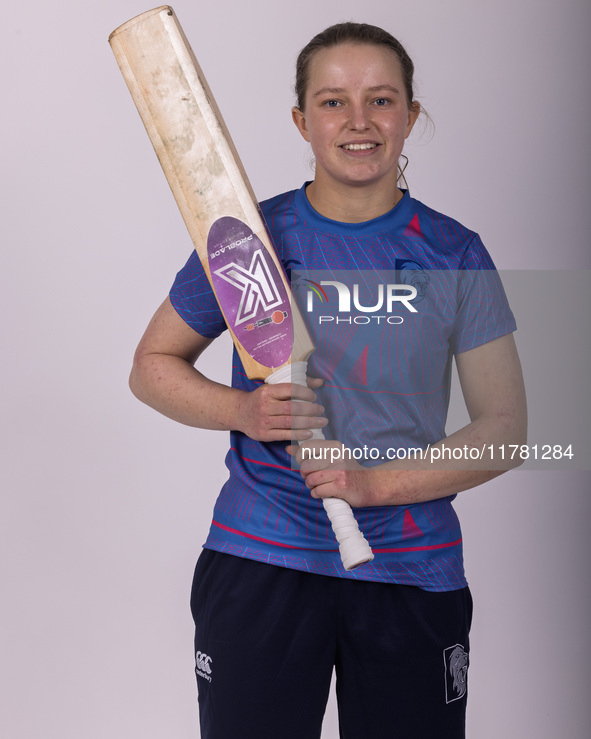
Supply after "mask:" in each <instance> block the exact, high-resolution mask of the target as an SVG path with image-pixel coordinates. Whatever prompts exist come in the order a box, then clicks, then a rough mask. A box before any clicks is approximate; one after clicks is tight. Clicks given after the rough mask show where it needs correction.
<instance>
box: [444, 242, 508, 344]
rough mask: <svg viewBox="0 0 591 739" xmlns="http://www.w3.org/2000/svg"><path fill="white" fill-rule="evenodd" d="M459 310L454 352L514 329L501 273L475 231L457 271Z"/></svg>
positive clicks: (496, 337) (454, 332) (454, 334)
mask: <svg viewBox="0 0 591 739" xmlns="http://www.w3.org/2000/svg"><path fill="white" fill-rule="evenodd" d="M457 286H458V313H457V316H456V321H455V325H454V330H453V332H452V335H451V347H452V351H453V353H454V354H460V353H461V352H465V351H468V350H470V349H474V348H476V347H477V346H481V345H482V344H487V343H488V342H489V341H493V340H494V339H498V338H500V337H501V336H505V335H506V334H509V333H511V332H512V331H515V329H516V328H517V325H516V322H515V317H514V315H513V312H512V311H511V308H510V306H509V301H508V300H507V295H506V294H505V289H504V288H503V283H502V281H501V277H500V275H499V273H498V272H497V270H496V268H495V265H494V263H493V261H492V259H491V257H490V255H489V253H488V252H487V250H486V248H485V247H484V245H483V244H482V242H481V240H480V238H479V237H478V236H477V235H475V236H474V238H473V239H472V241H471V242H470V244H469V246H468V248H467V249H466V253H465V255H464V257H463V259H462V266H461V269H460V271H459V272H458V281H457Z"/></svg>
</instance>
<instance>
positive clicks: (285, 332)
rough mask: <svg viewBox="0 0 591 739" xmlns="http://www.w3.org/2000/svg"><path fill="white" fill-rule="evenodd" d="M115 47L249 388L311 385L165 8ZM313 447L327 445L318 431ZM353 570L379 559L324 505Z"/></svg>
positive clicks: (247, 194)
mask: <svg viewBox="0 0 591 739" xmlns="http://www.w3.org/2000/svg"><path fill="white" fill-rule="evenodd" d="M109 43H110V44H111V48H112V50H113V53H114V54H115V58H116V60H117V63H118V64H119V67H120V69H121V72H122V74H123V77H124V78H125V81H126V83H127V86H128V88H129V91H130V92H131V95H132V98H133V100H134V102H135V104H136V107H137V109H138V111H139V114H140V116H141V118H142V121H143V123H144V125H145V127H146V130H147V132H148V135H149V137H150V140H151V142H152V145H153V146H154V149H155V151H156V154H157V155H158V158H159V160H160V164H161V165H162V169H163V170H164V174H165V175H166V178H167V180H168V183H169V185H170V188H171V189H172V192H173V195H174V197H175V200H176V202H177V205H178V207H179V209H180V211H181V214H182V216H183V219H184V221H185V225H186V226H187V229H188V231H189V234H190V236H191V240H192V241H193V244H194V246H195V250H196V251H197V254H198V256H199V258H200V260H201V263H202V265H203V268H204V270H205V273H206V275H207V277H208V279H209V281H210V284H211V286H212V289H213V291H214V293H215V295H216V299H217V301H218V304H219V306H220V309H221V311H222V313H223V315H224V318H225V321H226V323H227V325H228V329H229V331H230V334H231V336H232V339H233V341H234V345H235V346H236V349H237V352H238V354H239V356H240V359H241V361H242V364H243V366H244V370H245V372H246V374H247V376H248V377H249V378H251V379H257V380H264V381H265V382H267V383H280V382H294V383H299V384H301V385H306V366H307V360H308V357H309V356H310V354H311V353H312V352H313V351H314V345H313V344H312V341H311V339H310V336H309V334H308V331H307V329H306V326H305V324H304V321H303V319H302V317H301V315H300V313H299V311H298V309H297V307H296V306H295V303H294V301H293V300H291V291H290V286H289V282H288V281H287V278H286V276H285V273H284V271H283V268H282V265H281V263H280V262H279V259H278V257H277V256H276V254H275V251H274V249H273V247H272V245H271V243H270V240H269V237H268V234H267V230H266V228H265V224H264V221H263V218H262V214H261V212H260V209H259V206H258V203H257V200H256V198H255V195H254V192H253V190H252V187H251V185H250V183H249V181H248V178H247V176H246V173H245V171H244V168H243V166H242V163H241V162H240V158H239V156H238V153H237V151H236V148H235V146H234V144H233V142H232V139H231V137H230V134H229V132H228V130H227V128H226V126H225V124H224V121H223V118H222V116H221V113H220V111H219V109H218V107H217V105H216V103H215V100H214V97H213V95H212V93H211V90H210V88H209V86H208V84H207V82H206V80H205V77H204V75H203V72H202V71H201V68H200V67H199V64H198V62H197V60H196V58H195V55H194V54H193V52H192V50H191V47H190V46H189V43H188V41H187V39H186V37H185V35H184V33H183V30H182V28H181V26H180V24H179V22H178V20H177V17H176V15H175V13H174V11H173V10H172V8H171V7H169V6H166V5H164V6H161V7H159V8H155V9H154V10H149V11H147V12H146V13H142V14H141V15H139V16H137V17H135V18H132V19H131V20H130V21H128V22H127V23H124V24H123V25H122V26H120V27H119V28H117V29H115V31H113V33H112V34H111V35H110V37H109ZM315 438H320V439H321V438H324V437H323V436H322V433H321V432H320V431H318V432H315ZM323 503H324V507H325V509H326V511H327V514H328V516H329V518H330V521H331V525H332V528H333V530H334V532H335V536H336V538H337V541H338V542H339V551H340V553H341V559H342V561H343V566H344V567H345V569H347V570H351V569H353V568H355V567H358V566H359V565H361V564H364V563H365V562H368V561H370V560H371V559H373V553H372V551H371V549H370V547H369V545H368V543H367V541H366V540H365V538H364V537H363V534H362V533H361V532H360V531H359V527H358V525H357V521H356V519H355V517H354V516H353V512H352V510H351V508H350V506H349V505H348V503H346V502H345V501H343V500H340V499H337V498H330V499H324V500H323Z"/></svg>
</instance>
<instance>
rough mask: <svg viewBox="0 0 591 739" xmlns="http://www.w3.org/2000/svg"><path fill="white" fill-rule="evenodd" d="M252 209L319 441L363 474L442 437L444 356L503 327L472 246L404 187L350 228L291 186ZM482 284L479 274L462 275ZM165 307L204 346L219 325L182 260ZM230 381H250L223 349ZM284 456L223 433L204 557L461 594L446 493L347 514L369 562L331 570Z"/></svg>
mask: <svg viewBox="0 0 591 739" xmlns="http://www.w3.org/2000/svg"><path fill="white" fill-rule="evenodd" d="M262 210H263V214H264V216H265V219H266V221H267V225H268V228H269V231H270V233H271V237H272V240H273V243H274V244H275V247H276V250H277V253H278V255H279V257H280V259H281V261H282V262H283V264H284V266H285V267H286V269H287V271H288V273H290V272H291V275H292V288H293V291H294V295H295V296H296V298H297V300H298V302H299V303H300V305H301V309H302V313H303V315H304V317H305V318H306V320H307V322H308V324H309V328H310V332H311V334H312V336H313V339H314V342H315V344H316V347H317V349H316V352H315V354H314V356H313V358H312V361H311V364H310V369H309V373H310V374H311V375H314V376H318V377H322V378H323V379H324V380H325V385H324V387H323V388H322V389H321V390H320V391H319V396H320V402H321V403H322V404H323V405H324V406H325V408H326V415H327V417H328V418H329V419H330V426H329V427H328V430H327V431H326V436H327V438H335V439H339V440H340V441H342V442H343V443H345V444H346V445H347V447H349V448H350V449H353V450H355V452H359V454H363V458H362V460H361V461H362V463H363V464H367V465H372V464H379V463H380V462H381V461H382V460H384V459H386V458H392V457H391V456H389V455H391V454H392V453H396V454H398V455H400V453H401V450H402V451H404V450H406V449H425V448H427V447H428V445H429V444H433V443H435V442H437V441H439V440H441V439H442V438H444V437H445V421H446V414H447V406H448V401H449V386H450V371H451V359H452V357H453V355H454V354H457V353H460V352H465V351H468V350H470V349H472V348H475V347H477V346H479V345H481V344H484V343H486V342H488V341H492V340H493V339H496V338H498V337H500V336H503V335H505V334H507V333H509V332H511V331H513V330H514V329H515V322H514V319H513V315H512V313H511V311H510V309H509V306H508V304H507V301H506V298H505V295H504V292H503V289H502V286H501V285H500V282H499V280H498V276H497V275H496V272H495V271H494V265H493V263H492V261H491V259H490V256H489V254H488V252H487V251H486V249H485V248H484V246H483V245H482V242H481V241H480V239H479V237H478V235H477V234H475V233H473V232H471V231H469V230H467V229H466V228H464V227H463V226H461V225H460V224H459V223H457V222H456V221H454V220H452V219H450V218H448V217H446V216H444V215H442V214H440V213H437V212H435V211H433V210H431V209H430V208H427V207H426V206H425V205H423V204H422V203H420V202H419V201H417V200H414V199H413V198H411V197H410V195H409V194H408V192H406V193H405V194H404V196H403V198H402V200H401V201H400V202H399V203H398V204H397V205H396V207H395V208H394V209H393V210H392V211H390V212H389V213H386V214H385V215H383V216H380V217H379V218H376V219H373V220H371V221H366V222H363V223H340V222H336V221H332V220H330V219H327V218H324V217H323V216H321V215H320V214H318V213H317V212H316V211H314V209H313V208H312V207H311V205H310V204H309V202H308V199H307V197H306V194H305V186H304V187H302V188H301V189H300V190H297V191H293V192H289V193H285V194H283V195H280V196H277V197H275V198H273V199H271V200H268V201H266V202H265V203H263V204H262ZM483 274H485V275H487V276H488V279H486V280H484V281H482V280H480V279H477V276H478V275H483ZM475 276H476V277H475ZM170 299H171V302H172V305H173V306H174V308H175V309H176V310H177V312H178V313H179V315H180V316H181V317H182V318H183V319H184V320H185V321H186V322H187V324H188V325H190V326H191V327H192V328H193V329H194V330H195V331H197V332H198V333H199V334H201V335H203V336H206V337H211V338H213V337H215V336H218V335H219V334H220V333H221V332H222V331H223V330H224V329H225V328H226V326H225V323H224V319H223V317H222V315H221V313H220V311H219V309H218V307H217V303H216V300H215V297H214V296H213V294H212V291H211V289H210V287H209V283H208V281H207V279H206V277H205V275H204V272H203V270H202V268H201V265H200V262H199V259H198V258H197V256H196V255H195V254H192V255H191V257H190V258H189V260H188V262H187V264H186V265H185V267H184V268H183V269H182V270H181V272H179V274H178V275H177V278H176V280H175V283H174V285H173V287H172V290H171V293H170ZM232 385H233V386H234V387H237V388H240V389H243V390H253V389H255V388H256V387H257V385H258V383H257V382H253V381H251V380H249V379H248V378H247V377H246V375H245V373H244V369H243V367H242V364H241V362H240V359H239V358H238V356H237V354H236V352H235V351H234V356H233V373H232ZM285 446H286V444H285V443H284V442H277V443H261V442H257V441H254V440H252V439H250V438H248V437H246V436H245V435H244V434H241V433H239V432H232V433H231V446H230V450H229V452H228V454H227V457H226V464H227V467H228V470H229V473H230V474H229V479H228V481H227V482H226V484H225V485H224V487H223V488H222V491H221V493H220V495H219V497H218V500H217V502H216V505H215V509H214V515H213V521H212V525H211V529H210V532H209V536H208V538H207V541H206V543H205V547H206V548H209V549H214V550H217V551H221V552H226V553H229V554H234V555H237V556H241V557H247V558H250V559H255V560H260V561H264V562H268V563H272V564H276V565H279V566H283V567H290V568H295V569H301V570H305V571H309V572H315V573H320V574H326V575H333V576H338V577H347V578H357V579H365V580H374V581H380V582H391V583H402V584H406V585H416V586H419V587H421V588H424V589H426V590H432V591H444V590H454V589H458V588H462V587H464V586H465V585H466V580H465V575H464V568H463V557H462V536H461V530H460V525H459V522H458V519H457V516H456V514H455V511H454V509H453V506H452V501H453V497H454V496H450V497H447V498H442V499H440V500H434V501H429V502H426V503H421V504H413V505H407V506H379V507H369V508H362V509H356V511H355V516H356V518H357V520H358V522H359V525H360V528H361V529H362V531H363V533H364V535H365V536H366V538H367V539H368V541H369V543H370V545H371V547H372V549H373V551H374V554H375V555H376V556H375V559H374V560H373V561H372V562H371V563H368V564H366V565H364V566H363V567H360V568H358V569H356V570H353V571H352V572H346V571H345V570H344V568H343V566H342V564H341V561H340V556H339V552H338V547H337V545H336V542H335V538H334V534H333V532H332V529H331V527H330V523H329V521H328V519H327V516H326V513H325V512H324V508H323V506H322V503H321V502H320V501H318V500H315V499H313V498H311V496H310V491H309V490H308V489H307V488H306V487H305V486H304V484H303V480H302V478H301V476H300V474H299V472H298V470H295V469H293V468H292V464H291V459H290V457H289V455H288V454H287V453H286V451H285ZM393 450H394V452H393ZM355 458H356V459H359V457H358V456H356V457H355Z"/></svg>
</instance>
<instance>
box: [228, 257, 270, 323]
mask: <svg viewBox="0 0 591 739" xmlns="http://www.w3.org/2000/svg"><path fill="white" fill-rule="evenodd" d="M215 274H216V275H218V276H219V277H221V278H222V279H223V280H225V281H226V282H229V283H230V285H234V287H236V288H238V290H240V291H241V292H242V297H241V299H240V305H239V306H238V310H237V312H236V319H235V325H236V326H239V325H240V324H242V323H245V322H246V321H252V319H253V318H254V317H255V316H256V314H257V312H258V310H259V308H261V309H262V310H264V311H269V310H273V308H276V307H277V306H279V305H281V304H282V303H283V299H282V297H281V295H280V293H279V290H278V289H277V285H276V284H275V282H274V281H273V277H272V276H271V271H270V270H269V265H268V264H267V261H266V259H265V255H264V253H263V250H262V249H257V250H256V251H255V252H254V254H253V255H252V261H251V263H250V266H249V268H248V269H246V268H244V267H241V266H240V265H239V264H236V263H235V262H231V263H230V264H226V265H225V266H224V267H222V268H221V269H218V270H216V271H215ZM263 320H265V319H263ZM270 320H274V319H273V318H271V319H270ZM266 322H269V321H266ZM274 322H275V323H278V321H274ZM279 323H280V321H279Z"/></svg>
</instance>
